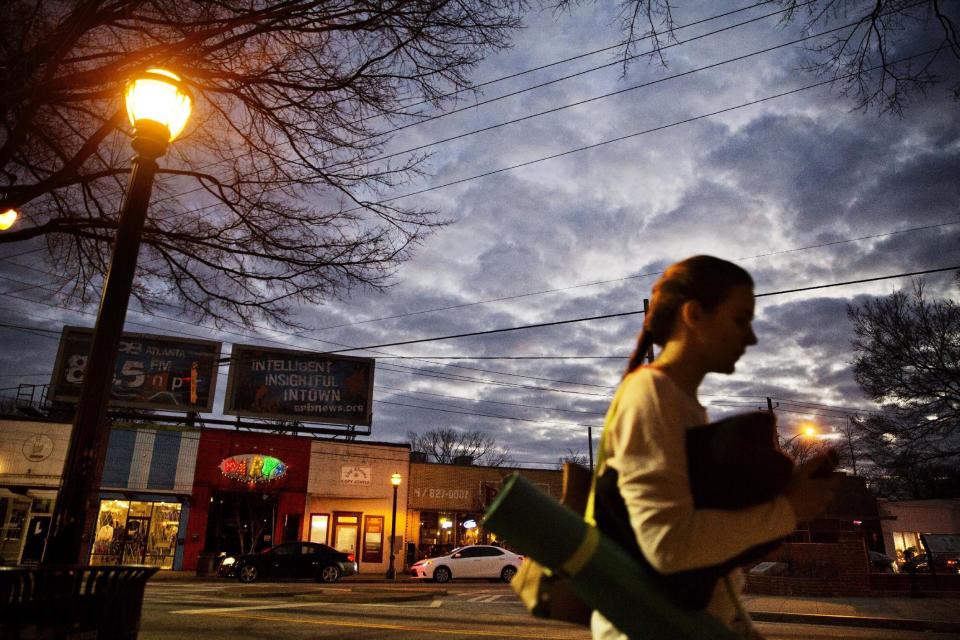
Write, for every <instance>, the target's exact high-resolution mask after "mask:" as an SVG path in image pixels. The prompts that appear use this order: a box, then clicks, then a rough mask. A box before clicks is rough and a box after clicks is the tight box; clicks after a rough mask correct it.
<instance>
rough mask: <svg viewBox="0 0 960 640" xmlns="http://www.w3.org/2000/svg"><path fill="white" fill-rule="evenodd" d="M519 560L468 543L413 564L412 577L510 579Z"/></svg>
mask: <svg viewBox="0 0 960 640" xmlns="http://www.w3.org/2000/svg"><path fill="white" fill-rule="evenodd" d="M522 562H523V556H518V555H517V554H515V553H511V552H510V551H507V550H506V549H501V548H500V547H494V546H492V545H486V544H472V545H468V546H466V547H460V548H459V549H454V550H453V551H451V552H450V553H448V554H447V555H445V556H439V557H437V558H427V559H425V560H420V561H418V562H415V563H413V566H412V567H410V573H411V575H412V576H413V577H414V578H417V579H421V580H433V581H434V582H447V581H448V580H450V579H451V578H491V579H497V580H503V581H504V582H510V580H512V579H513V576H515V575H517V570H518V569H519V568H520V564H521V563H522Z"/></svg>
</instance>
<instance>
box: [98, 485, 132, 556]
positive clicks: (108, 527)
mask: <svg viewBox="0 0 960 640" xmlns="http://www.w3.org/2000/svg"><path fill="white" fill-rule="evenodd" d="M129 511H130V503H129V502H128V501H126V500H101V501H100V514H99V515H98V516H97V530H96V532H95V533H94V537H93V551H92V552H91V554H90V564H120V560H121V558H122V556H123V539H124V533H125V532H126V526H127V513H128V512H129Z"/></svg>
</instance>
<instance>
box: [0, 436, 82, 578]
mask: <svg viewBox="0 0 960 640" xmlns="http://www.w3.org/2000/svg"><path fill="white" fill-rule="evenodd" d="M70 429H71V426H70V425H69V424H62V423H57V422H41V421H33V420H0V564H19V563H26V564H31V563H36V562H39V561H40V557H41V556H42V554H43V545H44V542H45V540H46V536H47V531H48V530H49V528H50V519H51V517H52V515H53V505H54V503H55V502H56V498H57V489H58V488H59V486H60V476H61V475H62V474H63V465H64V461H65V460H66V458H67V447H68V445H69V444H70Z"/></svg>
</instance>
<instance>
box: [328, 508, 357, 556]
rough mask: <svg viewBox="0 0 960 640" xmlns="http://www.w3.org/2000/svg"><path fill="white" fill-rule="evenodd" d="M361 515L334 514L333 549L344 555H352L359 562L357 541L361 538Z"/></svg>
mask: <svg viewBox="0 0 960 640" xmlns="http://www.w3.org/2000/svg"><path fill="white" fill-rule="evenodd" d="M360 516H361V514H359V513H339V512H334V514H333V548H334V549H336V550H337V551H340V552H342V553H352V554H353V555H354V557H355V558H357V559H358V560H359V556H358V554H357V540H358V539H359V538H360Z"/></svg>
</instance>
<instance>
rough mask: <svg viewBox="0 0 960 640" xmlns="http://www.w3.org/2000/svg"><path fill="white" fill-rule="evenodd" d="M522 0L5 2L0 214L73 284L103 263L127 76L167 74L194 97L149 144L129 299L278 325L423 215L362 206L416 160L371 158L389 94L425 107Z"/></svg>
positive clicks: (389, 258)
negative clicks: (141, 231) (19, 217)
mask: <svg viewBox="0 0 960 640" xmlns="http://www.w3.org/2000/svg"><path fill="white" fill-rule="evenodd" d="M523 5H524V3H523V0H460V1H451V0H375V1H365V2H346V1H344V0H332V1H331V0H282V1H279V2H260V1H259V0H257V1H253V2H251V1H249V0H218V1H217V2H203V1H201V0H186V1H181V0H124V1H122V2H118V1H116V0H89V1H85V2H81V3H51V2H42V1H41V0H11V1H10V2H7V3H5V5H4V16H3V17H0V207H2V208H0V210H3V209H6V208H8V207H16V208H19V209H20V210H21V212H22V214H23V220H24V224H25V225H26V226H29V227H32V229H24V230H22V231H19V232H14V233H5V234H3V235H0V243H5V242H17V241H21V240H25V239H28V238H31V237H37V236H44V237H46V238H47V246H48V248H49V256H48V262H49V267H50V268H51V270H54V271H55V272H56V274H57V275H58V276H59V277H60V278H62V279H63V280H65V281H73V282H75V283H76V285H75V286H74V287H73V291H74V293H75V294H76V295H77V297H82V296H83V295H85V293H84V292H85V291H86V290H87V289H89V288H90V285H92V284H94V283H96V282H97V281H98V279H99V278H101V277H102V276H103V273H104V269H105V264H106V257H107V255H108V254H109V241H110V233H109V230H110V229H112V228H113V227H115V226H116V211H117V210H118V209H119V206H120V202H121V200H122V195H123V190H124V185H125V182H126V175H127V173H128V172H129V160H130V156H131V155H132V151H131V150H130V146H129V133H128V132H127V131H126V129H125V125H124V124H123V120H124V116H123V109H122V105H121V95H122V90H123V87H124V83H125V82H126V80H127V78H128V77H129V76H131V75H132V74H133V73H135V72H138V71H141V70H143V69H144V68H148V67H150V66H165V67H169V68H171V69H173V70H176V71H178V72H179V73H181V74H182V75H183V77H184V78H185V79H186V81H187V82H188V84H189V85H190V87H191V89H192V91H193V93H194V97H195V99H196V105H195V109H194V115H193V118H192V121H191V124H190V126H189V127H188V130H187V131H186V132H185V134H184V135H183V137H182V139H180V140H177V141H176V142H175V143H174V144H173V145H172V146H171V148H170V150H169V152H168V154H167V155H166V156H165V157H164V158H163V160H162V165H163V166H162V169H161V172H160V174H159V175H158V178H157V183H156V186H155V193H154V198H153V200H152V204H151V211H150V214H149V221H148V230H147V232H146V234H145V237H144V251H143V254H142V258H141V264H140V266H139V272H138V274H137V280H136V281H137V283H138V284H137V293H136V295H137V297H138V298H139V300H140V303H141V304H143V305H147V306H150V305H152V306H156V305H164V304H167V305H179V306H180V308H181V309H182V310H183V311H184V312H186V313H187V315H188V316H191V317H192V318H194V319H196V320H203V319H205V318H208V319H212V320H214V321H215V322H216V323H220V322H232V321H239V322H241V323H242V324H245V325H249V324H251V323H253V322H254V321H256V320H258V319H266V320H268V321H271V322H275V323H280V324H288V323H292V320H291V318H290V314H289V311H290V309H291V308H292V307H293V306H294V305H297V304H301V305H302V304H317V303H321V302H323V301H324V300H326V299H329V298H331V297H337V296H340V295H343V294H345V293H346V292H347V291H349V290H350V289H351V288H352V287H358V286H362V287H383V286H385V285H386V284H387V283H388V282H389V278H390V276H391V275H392V273H393V271H394V269H395V268H396V266H397V264H399V262H401V261H403V260H405V259H407V258H408V257H409V256H410V255H411V251H412V249H413V248H414V247H415V246H416V245H417V243H418V242H420V241H421V240H422V239H423V238H424V237H425V236H426V235H428V234H429V233H430V232H431V231H432V230H433V229H435V228H437V227H438V226H441V225H443V224H445V223H446V221H445V220H443V219H442V218H440V217H439V216H438V215H437V213H436V212H434V211H429V210H425V209H423V208H418V207H417V206H416V205H413V206H409V207H404V206H400V205H395V204H378V203H377V200H380V199H382V198H383V195H384V194H385V193H386V192H387V190H389V189H391V188H393V187H395V186H397V185H401V184H403V183H405V182H406V181H408V180H410V179H412V178H414V177H417V176H419V175H422V173H423V170H424V168H423V166H422V162H423V160H424V159H425V156H416V157H411V158H408V159H406V160H404V161H401V162H399V163H398V162H396V161H392V162H391V163H386V162H371V160H373V159H374V158H376V157H377V156H378V155H380V154H381V151H382V149H383V148H384V146H385V145H386V144H387V142H388V141H389V139H388V138H387V137H385V136H382V135H380V132H381V131H386V130H389V129H392V128H394V127H395V125H396V122H397V119H399V118H402V117H405V116H407V115H409V114H407V108H406V107H405V105H406V104H408V98H410V97H417V96H420V97H422V98H423V99H425V100H428V101H430V102H432V103H433V104H434V105H438V106H439V105H440V104H441V103H442V102H443V101H444V100H445V99H447V98H444V96H446V95H449V94H450V93H451V90H456V89H463V88H467V87H468V86H469V84H468V82H467V76H466V74H467V73H468V72H469V70H470V69H471V68H472V67H473V66H474V65H476V64H477V63H478V62H479V61H480V60H481V59H482V58H483V56H484V55H486V54H487V53H489V52H490V51H494V50H497V49H500V48H503V47H505V46H508V45H509V39H508V38H509V35H510V33H511V32H512V30H513V29H515V28H516V27H518V26H519V24H520V21H519V17H520V12H521V9H522V8H523Z"/></svg>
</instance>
